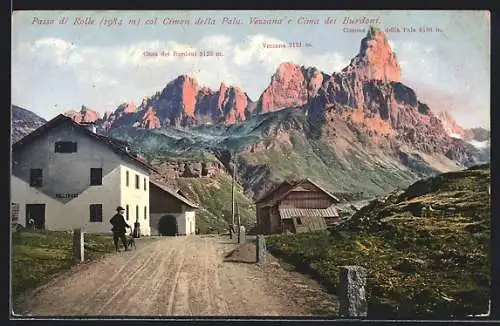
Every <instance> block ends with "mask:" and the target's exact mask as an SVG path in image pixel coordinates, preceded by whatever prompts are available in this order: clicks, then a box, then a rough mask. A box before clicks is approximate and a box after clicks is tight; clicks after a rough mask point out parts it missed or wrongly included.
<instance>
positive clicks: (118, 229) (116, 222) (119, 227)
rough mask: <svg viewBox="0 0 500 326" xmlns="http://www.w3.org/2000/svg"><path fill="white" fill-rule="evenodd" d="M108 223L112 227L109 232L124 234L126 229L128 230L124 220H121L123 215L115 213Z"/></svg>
mask: <svg viewBox="0 0 500 326" xmlns="http://www.w3.org/2000/svg"><path fill="white" fill-rule="evenodd" d="M109 222H110V223H111V225H113V228H112V229H111V231H113V232H114V233H121V234H125V231H126V228H130V225H128V224H127V222H125V218H123V215H121V214H118V213H116V214H115V215H114V216H113V217H112V218H111V219H110V220H109Z"/></svg>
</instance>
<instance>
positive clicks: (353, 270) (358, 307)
mask: <svg viewBox="0 0 500 326" xmlns="http://www.w3.org/2000/svg"><path fill="white" fill-rule="evenodd" d="M365 286H366V269H364V268H363V267H360V266H341V267H340V283H339V304H340V306H339V314H340V316H341V317H347V318H352V317H366V316H367V313H368V306H367V302H366V290H365Z"/></svg>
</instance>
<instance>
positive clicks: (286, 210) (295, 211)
mask: <svg viewBox="0 0 500 326" xmlns="http://www.w3.org/2000/svg"><path fill="white" fill-rule="evenodd" d="M279 212H280V216H281V219H286V218H292V217H324V218H327V217H338V216H339V214H338V212H337V210H336V209H335V207H333V205H332V206H330V207H328V208H323V209H317V208H314V209H313V208H293V207H283V208H280V209H279Z"/></svg>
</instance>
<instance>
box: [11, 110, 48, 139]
mask: <svg viewBox="0 0 500 326" xmlns="http://www.w3.org/2000/svg"><path fill="white" fill-rule="evenodd" d="M11 107H12V111H11V112H12V118H11V120H12V122H11V129H10V130H11V142H12V143H15V142H17V141H18V140H20V139H21V138H23V137H24V136H26V135H28V134H29V133H31V132H32V131H34V130H35V129H37V128H38V127H40V126H42V125H43V124H45V123H46V122H47V121H46V120H45V119H43V118H42V117H39V116H38V115H36V114H35V113H33V112H31V111H29V110H26V109H23V108H21V107H19V106H16V105H12V106H11Z"/></svg>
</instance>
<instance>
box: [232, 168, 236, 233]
mask: <svg viewBox="0 0 500 326" xmlns="http://www.w3.org/2000/svg"><path fill="white" fill-rule="evenodd" d="M231 166H232V168H233V177H232V182H231V221H232V223H233V224H232V225H233V226H234V213H235V212H234V178H235V175H236V164H234V163H233V164H231Z"/></svg>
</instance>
